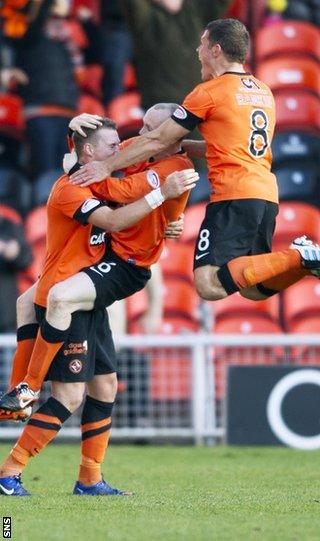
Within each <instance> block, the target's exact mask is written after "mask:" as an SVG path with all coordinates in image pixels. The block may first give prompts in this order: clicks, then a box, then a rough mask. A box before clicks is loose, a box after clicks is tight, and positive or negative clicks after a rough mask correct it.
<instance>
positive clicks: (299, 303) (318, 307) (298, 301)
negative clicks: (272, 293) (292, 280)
mask: <svg viewBox="0 0 320 541" xmlns="http://www.w3.org/2000/svg"><path fill="white" fill-rule="evenodd" d="M283 315H284V320H285V323H286V328H287V329H288V330H289V331H291V329H292V326H293V324H294V323H295V322H297V321H301V320H304V319H305V318H306V317H310V316H313V317H317V318H319V319H320V282H319V280H318V278H315V277H313V276H310V277H309V276H307V277H305V278H303V279H302V280H300V281H299V282H297V283H296V284H294V285H292V286H291V287H289V288H288V289H286V290H285V291H284V292H283Z"/></svg>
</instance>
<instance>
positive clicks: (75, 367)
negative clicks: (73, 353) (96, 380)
mask: <svg viewBox="0 0 320 541" xmlns="http://www.w3.org/2000/svg"><path fill="white" fill-rule="evenodd" d="M69 370H70V372H72V373H73V374H79V373H80V372H81V370H82V362H81V361H80V359H73V361H70V363H69Z"/></svg>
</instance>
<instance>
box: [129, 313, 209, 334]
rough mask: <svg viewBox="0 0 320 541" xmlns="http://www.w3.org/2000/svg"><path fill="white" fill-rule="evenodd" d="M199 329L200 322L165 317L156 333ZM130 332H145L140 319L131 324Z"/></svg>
mask: <svg viewBox="0 0 320 541" xmlns="http://www.w3.org/2000/svg"><path fill="white" fill-rule="evenodd" d="M198 331H199V323H198V322H196V321H194V320H191V319H185V318H182V317H181V318H179V317H165V318H164V319H163V320H162V322H161V325H160V327H159V329H157V331H156V334H167V335H171V334H188V333H195V332H198ZM129 334H144V330H143V328H142V326H141V324H140V322H139V321H137V320H133V321H132V323H131V324H129Z"/></svg>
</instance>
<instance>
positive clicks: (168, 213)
mask: <svg viewBox="0 0 320 541" xmlns="http://www.w3.org/2000/svg"><path fill="white" fill-rule="evenodd" d="M190 168H193V163H192V162H191V161H190V160H189V159H188V158H187V157H186V155H185V154H175V155H174V156H170V157H168V158H165V159H163V160H161V161H160V162H154V163H152V164H149V168H148V169H147V170H146V171H144V172H143V173H139V174H135V175H133V176H131V177H130V176H126V177H125V179H122V180H121V179H120V180H115V179H112V180H113V182H112V183H111V182H110V179H108V180H107V181H105V182H103V183H100V184H96V185H94V193H95V195H97V196H98V197H103V198H105V199H107V200H109V201H118V202H119V201H120V200H121V202H123V203H131V202H132V201H136V200H137V199H139V198H140V197H142V196H143V195H146V194H147V193H148V192H150V189H155V188H158V187H159V186H160V185H161V184H163V182H164V181H165V179H166V177H167V176H168V175H169V174H170V173H173V172H174V171H181V170H182V169H190ZM120 191H121V193H119V192H120ZM188 196H189V192H185V193H184V194H182V195H181V196H180V197H178V198H177V199H170V200H168V201H165V202H164V203H163V205H161V206H160V207H158V208H157V209H155V210H153V211H152V212H151V213H150V214H149V215H148V216H146V217H145V218H144V219H143V220H140V221H139V222H138V223H137V224H135V225H133V226H132V227H129V228H127V229H124V230H123V231H119V232H117V233H112V235H111V246H112V249H113V250H114V252H115V253H116V254H117V255H118V256H119V257H121V258H122V259H124V260H125V261H128V260H129V261H131V262H134V263H135V264H136V265H140V266H142V267H150V265H152V264H153V263H155V262H156V261H157V260H158V259H159V257H160V255H161V251H162V249H163V245H164V232H165V228H166V225H167V223H168V222H169V221H174V220H177V219H178V217H179V216H180V214H182V213H183V211H184V209H185V206H186V203H187V199H188Z"/></svg>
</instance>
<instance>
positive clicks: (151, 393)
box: [0, 333, 320, 445]
mask: <svg viewBox="0 0 320 541" xmlns="http://www.w3.org/2000/svg"><path fill="white" fill-rule="evenodd" d="M116 346H117V351H118V362H119V379H120V382H121V384H120V392H119V394H118V397H117V404H116V408H115V412H114V417H113V430H112V439H113V441H120V440H122V441H154V440H156V441H189V442H190V441H193V442H194V443H196V444H200V445H201V444H212V443H215V442H218V441H221V440H223V438H224V435H225V408H224V398H225V380H226V368H227V366H228V365H231V364H242V365H243V364H246V365H248V364H259V365H270V364H277V365H278V364H280V365H281V364H292V365H297V364H307V365H320V335H319V334H256V335H253V334H252V335H245V336H244V335H212V334H192V333H190V334H185V335H172V336H156V335H155V336H145V335H143V336H140V335H135V336H129V335H128V336H122V337H119V338H118V339H117V340H116ZM14 348H15V336H14V335H13V334H10V335H9V334H6V335H0V382H1V386H2V389H1V391H4V390H5V389H6V385H7V381H8V378H9V373H10V367H11V360H12V354H13V351H14ZM48 393H49V387H48V384H46V386H45V388H44V391H43V393H42V399H46V398H47V396H48ZM80 414H81V410H79V411H78V412H76V413H75V414H74V415H73V416H72V417H71V418H70V419H69V420H68V421H67V423H66V425H65V426H64V428H63V429H62V430H61V432H60V434H59V438H60V439H63V438H64V439H75V440H79V438H80V430H79V421H80ZM22 428H23V425H21V424H16V423H7V422H3V423H1V424H0V440H5V439H10V438H16V437H17V436H18V435H19V433H20V431H21V429H22Z"/></svg>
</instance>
